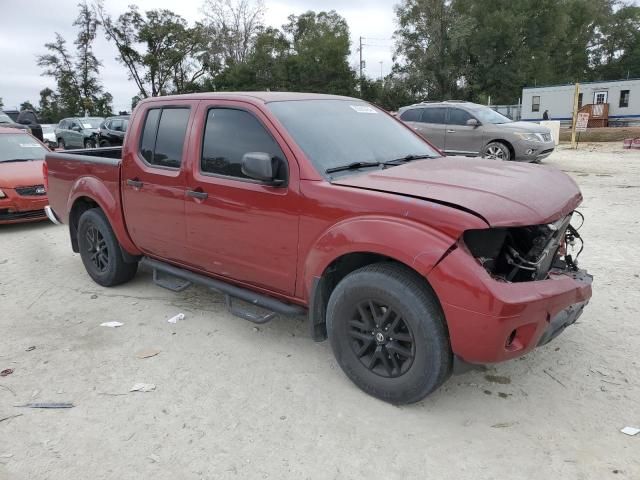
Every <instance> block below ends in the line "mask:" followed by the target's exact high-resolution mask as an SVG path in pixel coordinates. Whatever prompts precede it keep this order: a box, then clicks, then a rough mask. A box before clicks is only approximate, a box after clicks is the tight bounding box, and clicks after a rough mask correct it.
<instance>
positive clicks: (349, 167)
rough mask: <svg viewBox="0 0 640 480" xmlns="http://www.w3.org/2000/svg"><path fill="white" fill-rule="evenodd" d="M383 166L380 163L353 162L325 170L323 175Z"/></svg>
mask: <svg viewBox="0 0 640 480" xmlns="http://www.w3.org/2000/svg"><path fill="white" fill-rule="evenodd" d="M380 165H383V164H382V163H380V162H353V163H350V164H348V165H340V166H339V167H332V168H327V169H326V170H325V171H324V172H325V173H334V172H342V171H345V170H357V169H358V168H366V167H379V166H380Z"/></svg>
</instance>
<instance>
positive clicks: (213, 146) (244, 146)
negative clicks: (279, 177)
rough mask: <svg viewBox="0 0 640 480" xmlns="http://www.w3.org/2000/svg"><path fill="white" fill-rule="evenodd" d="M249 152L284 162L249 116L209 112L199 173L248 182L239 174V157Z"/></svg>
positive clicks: (236, 112)
mask: <svg viewBox="0 0 640 480" xmlns="http://www.w3.org/2000/svg"><path fill="white" fill-rule="evenodd" d="M249 152H261V153H268V154H269V155H271V156H273V157H280V158H281V159H283V160H285V156H284V153H282V150H281V149H280V147H279V146H278V144H277V143H276V141H275V140H274V139H273V137H272V136H271V135H270V134H269V132H267V130H266V129H265V128H264V126H262V124H261V123H260V122H259V121H258V119H257V118H255V117H254V116H253V115H252V114H250V113H249V112H245V111H243V110H233V109H229V108H213V109H211V110H209V113H208V114H207V125H206V127H205V131H204V141H203V144H202V160H201V169H202V171H203V172H206V173H213V174H216V175H225V176H230V177H239V178H247V176H246V175H244V174H243V173H242V157H243V156H244V154H245V153H249Z"/></svg>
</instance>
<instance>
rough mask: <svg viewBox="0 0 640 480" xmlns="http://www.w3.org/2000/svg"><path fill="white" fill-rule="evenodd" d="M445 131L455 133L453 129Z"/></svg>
mask: <svg viewBox="0 0 640 480" xmlns="http://www.w3.org/2000/svg"><path fill="white" fill-rule="evenodd" d="M447 133H456V131H455V130H447Z"/></svg>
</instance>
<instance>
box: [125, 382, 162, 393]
mask: <svg viewBox="0 0 640 480" xmlns="http://www.w3.org/2000/svg"><path fill="white" fill-rule="evenodd" d="M155 389H156V386H155V385H154V384H153V383H136V384H135V385H134V386H133V387H131V389H130V390H129V391H130V392H153V391H154V390H155Z"/></svg>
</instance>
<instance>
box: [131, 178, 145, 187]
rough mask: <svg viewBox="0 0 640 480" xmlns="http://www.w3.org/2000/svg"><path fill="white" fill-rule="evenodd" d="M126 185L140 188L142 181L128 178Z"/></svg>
mask: <svg viewBox="0 0 640 480" xmlns="http://www.w3.org/2000/svg"><path fill="white" fill-rule="evenodd" d="M127 185H129V186H130V187H133V188H142V185H143V183H142V182H141V181H140V180H137V179H135V178H128V179H127Z"/></svg>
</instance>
